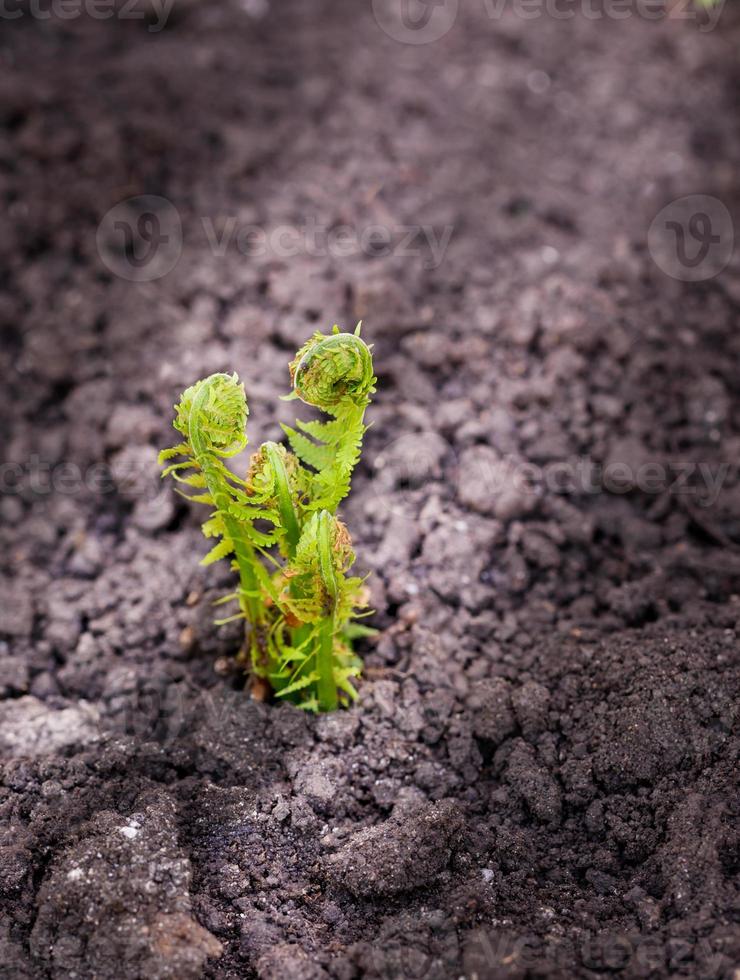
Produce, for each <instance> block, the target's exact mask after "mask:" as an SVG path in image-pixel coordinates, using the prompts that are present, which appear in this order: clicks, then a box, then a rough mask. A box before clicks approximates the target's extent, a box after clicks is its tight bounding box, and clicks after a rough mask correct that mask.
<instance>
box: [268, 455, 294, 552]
mask: <svg viewBox="0 0 740 980" xmlns="http://www.w3.org/2000/svg"><path fill="white" fill-rule="evenodd" d="M264 448H265V451H266V453H267V456H268V458H269V460H270V464H271V466H272V469H273V472H274V474H275V485H276V488H277V504H278V510H279V511H280V521H281V523H282V526H283V527H284V528H285V537H286V540H287V542H288V556H289V557H290V558H292V557H293V556H294V555H295V550H296V548H297V547H298V539H299V538H300V536H301V528H300V525H299V524H298V518H297V516H296V512H295V508H294V507H293V498H292V496H291V493H290V481H289V480H288V474H287V472H286V470H285V463H284V462H283V457H282V456H281V455H280V452H279V451H278V447H277V444H276V443H274V442H266V443H265V446H264Z"/></svg>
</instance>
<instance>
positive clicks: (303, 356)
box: [283, 324, 377, 514]
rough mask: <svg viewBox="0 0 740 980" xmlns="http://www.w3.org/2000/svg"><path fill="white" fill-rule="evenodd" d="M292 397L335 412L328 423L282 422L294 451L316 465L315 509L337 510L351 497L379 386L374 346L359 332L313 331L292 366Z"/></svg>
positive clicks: (311, 506) (310, 505)
mask: <svg viewBox="0 0 740 980" xmlns="http://www.w3.org/2000/svg"><path fill="white" fill-rule="evenodd" d="M290 374H291V380H292V382H293V393H292V396H289V397H294V398H300V399H301V401H303V402H305V403H306V404H308V405H313V406H315V407H316V408H320V409H321V410H322V411H324V412H326V413H327V414H328V415H331V416H332V420H331V421H329V422H302V421H300V420H298V421H296V428H291V427H290V426H283V429H284V430H285V433H286V435H287V436H288V440H289V442H290V445H291V448H292V449H293V452H294V453H295V454H296V456H297V457H298V458H299V459H300V460H301V461H302V462H303V463H305V464H306V465H307V466H309V467H311V469H312V470H315V475H314V477H313V480H312V490H311V502H310V504H309V509H311V510H328V511H329V512H330V513H332V514H333V513H334V512H335V511H336V509H337V506H338V505H339V503H340V501H341V500H342V499H343V498H344V497H346V496H347V494H348V493H349V489H350V482H351V479H352V471H353V469H354V467H355V465H356V464H357V461H358V460H359V458H360V452H361V448H362V438H363V436H364V434H365V430H366V426H365V424H364V417H365V410H366V409H367V406H368V405H369V403H370V395H371V394H372V393H373V392H374V391H375V382H376V380H377V379H376V378H375V376H374V374H373V359H372V353H371V349H370V347H369V346H368V345H367V344H366V343H365V342H364V340H362V338H361V337H360V325H359V324H358V326H357V330H356V331H355V333H353V334H350V333H340V332H339V328H338V327H336V326H335V327H334V332H333V333H331V334H329V335H326V334H322V333H315V334H314V335H313V337H312V338H311V339H310V340H309V341H308V342H307V343H306V344H304V346H303V347H302V348H301V349H300V350H299V351H298V353H297V354H296V357H295V360H294V361H293V362H292V363H291V365H290Z"/></svg>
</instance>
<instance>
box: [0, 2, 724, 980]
mask: <svg viewBox="0 0 740 980" xmlns="http://www.w3.org/2000/svg"><path fill="white" fill-rule="evenodd" d="M460 7H461V9H460V11H459V14H458V18H457V22H456V24H455V26H454V28H453V30H451V31H450V33H449V34H448V35H447V36H446V37H445V38H444V39H442V40H440V41H438V42H436V43H432V44H427V45H420V46H404V45H399V44H397V43H396V42H394V41H393V40H391V39H389V38H388V37H386V36H385V35H384V34H383V33H382V32H381V31H380V30H379V28H378V26H377V24H376V23H375V21H374V20H373V17H372V15H371V12H370V7H369V5H363V6H361V7H357V8H356V7H355V5H352V4H350V3H342V2H339V0H335V2H324V3H322V2H314V3H312V4H310V5H309V4H307V3H305V0H304V2H303V3H301V2H299V0H295V2H293V0H289V2H283V3H280V4H275V5H274V7H269V8H267V7H265V10H264V16H262V17H261V18H257V17H255V16H252V15H250V13H249V12H248V11H249V9H252V11H253V12H259V10H260V9H261V8H259V7H258V6H257V5H253V6H252V7H250V8H246V7H245V8H242V7H240V6H238V5H236V4H234V5H231V4H229V3H227V2H220V0H203V2H201V3H196V2H192V3H185V2H183V3H181V4H179V5H178V6H177V7H176V8H175V10H174V11H173V13H172V16H171V18H170V22H169V24H168V26H167V28H166V30H164V31H163V32H161V33H151V32H148V31H147V29H146V22H144V21H110V22H108V21H95V20H87V19H85V18H82V19H76V20H75V19H71V20H67V21H64V20H60V19H58V18H57V19H54V18H52V19H51V20H49V21H46V20H44V21H40V20H34V19H32V18H30V17H25V18H21V19H18V20H15V21H7V22H6V21H3V27H2V36H1V37H0V60H1V61H2V65H3V74H4V80H3V83H2V86H1V87H0V121H2V124H3V126H4V131H3V134H2V136H0V195H1V196H2V200H3V202H4V209H3V213H4V221H3V223H2V226H0V258H1V261H2V273H1V275H2V280H1V282H0V285H2V287H3V292H2V295H1V296H0V331H1V332H2V339H3V352H2V361H1V365H0V366H1V368H2V377H3V385H2V391H1V392H0V399H1V400H2V407H1V411H2V419H3V439H4V450H5V455H6V458H7V461H8V464H13V465H7V466H5V467H4V468H3V478H4V489H5V490H6V491H8V492H7V493H6V494H5V495H4V497H3V500H2V504H1V508H2V518H3V527H2V532H1V543H2V553H3V555H4V556H5V562H4V572H3V576H2V580H1V582H2V593H3V602H2V612H1V613H0V694H1V695H2V696H3V700H2V701H0V744H1V745H2V747H3V750H4V755H5V758H6V762H5V765H4V768H3V782H2V786H3V788H2V790H0V901H1V902H2V908H3V915H2V916H1V917H0V923H1V924H0V962H1V963H2V964H3V967H2V970H3V971H4V972H3V976H7V977H9V978H14V980H15V978H26V977H31V978H37V977H38V978H41V977H49V978H60V980H61V978H65V980H66V978H73V977H74V978H93V977H94V978H97V980H101V978H111V980H138V978H149V980H160V978H176V980H187V978H195V977H200V976H204V977H218V978H224V980H226V978H228V980H237V978H239V980H244V978H250V977H261V978H269V980H286V978H287V980H299V978H300V980H318V978H325V977H332V978H335V980H352V978H359V977H383V978H398V980H406V978H425V980H443V978H457V977H461V976H465V977H467V978H474V977H478V978H479V980H494V978H496V980H499V978H506V980H514V978H524V977H562V978H573V977H595V976H601V975H603V974H604V972H605V971H606V972H611V973H612V974H617V975H620V976H624V977H634V978H638V977H639V978H642V977H658V978H660V977H679V976H681V977H683V976H686V977H701V978H708V980H711V978H730V980H732V978H735V980H736V978H737V976H738V973H737V970H738V967H739V964H740V928H739V926H738V918H739V916H740V903H739V901H738V890H737V875H738V856H737V855H738V839H737V838H738V822H737V817H738V814H737V802H738V794H737V769H736V766H737V749H738V738H737V728H736V723H737V706H738V687H739V685H738V671H737V652H738V629H740V599H739V598H738V596H739V595H740V480H739V478H738V470H737V461H738V459H739V458H740V398H739V396H738V392H739V390H740V389H739V386H738V363H740V330H739V329H738V327H739V326H740V323H739V320H738V313H739V311H740V265H739V264H738V252H737V250H736V254H735V260H734V263H733V264H731V265H730V267H729V268H728V269H727V270H726V271H725V272H724V273H723V274H722V275H721V276H719V277H718V278H715V279H712V280H710V281H707V282H703V283H700V284H697V285H687V284H684V283H681V282H678V281H676V280H674V279H671V278H669V277H667V276H666V275H664V273H662V272H661V271H660V270H659V269H658V268H657V266H656V265H655V264H654V263H653V261H652V259H651V257H650V254H649V252H648V250H647V246H646V230H647V228H648V226H649V224H650V222H651V220H652V218H653V217H654V216H655V214H656V213H657V212H658V211H659V210H660V209H661V208H662V207H663V206H664V205H665V204H667V203H668V202H669V201H671V200H672V199H673V198H676V197H680V196H682V195H686V194H693V193H703V194H711V195H713V196H715V197H717V198H719V199H721V200H722V201H723V202H724V203H725V204H726V206H727V207H728V208H729V209H730V211H731V212H732V213H733V214H734V215H735V218H736V219H737V218H738V214H739V212H738V208H737V206H738V203H739V202H740V181H739V180H738V173H739V172H740V133H739V132H738V125H737V108H738V91H739V89H738V78H739V77H740V75H739V74H738V50H739V49H740V45H739V35H738V29H737V24H736V21H735V22H733V20H732V18H731V16H730V14H731V12H728V11H725V15H723V19H722V20H721V21H720V24H719V27H718V28H717V29H716V30H715V31H713V32H704V33H702V32H701V31H699V30H698V29H697V27H696V25H694V24H691V23H687V22H685V21H680V20H672V19H671V20H666V19H663V20H660V21H658V22H655V23H651V22H648V21H645V20H644V19H641V18H638V17H634V16H632V17H629V18H627V19H624V20H610V19H601V20H599V19H594V18H589V17H586V16H583V15H580V14H579V15H578V16H576V17H575V18H574V19H572V20H562V21H559V20H554V19H551V18H549V17H544V16H543V17H541V18H540V19H538V20H524V19H521V18H517V17H516V16H513V15H512V16H509V15H507V16H505V17H504V18H503V19H501V20H498V21H496V20H492V19H491V18H489V16H488V15H487V13H486V8H485V6H484V5H483V4H482V3H481V4H476V3H472V2H471V3H461V5H460ZM142 194H156V195H160V196H163V197H165V198H167V199H168V200H169V201H171V202H172V203H173V204H174V205H175V206H176V207H177V209H178V211H179V213H180V216H181V219H182V226H183V234H184V248H183V252H182V256H181V257H180V260H179V262H178V263H177V265H176V266H175V268H174V269H173V270H172V271H171V272H170V273H169V274H167V275H166V276H164V277H163V278H160V279H158V280H156V281H153V282H148V283H147V282H144V283H136V282H130V281H126V280H125V279H122V278H120V277H117V276H115V275H113V274H112V273H111V272H110V271H109V269H108V268H107V267H106V266H105V265H104V263H103V262H102V261H101V258H100V256H99V255H98V252H97V250H96V229H97V227H98V223H99V222H100V220H101V218H102V217H103V215H104V214H105V213H106V212H107V211H108V209H109V208H111V207H112V206H113V205H115V204H117V203H118V202H119V201H121V200H122V199H124V198H127V197H131V196H135V195H142ZM230 218H232V219H236V220H237V221H238V222H240V223H241V224H243V225H245V226H247V225H252V224H255V225H260V226H261V227H263V228H267V229H274V228H276V227H278V226H280V225H293V226H296V225H301V224H303V223H306V222H309V221H313V222H315V223H316V224H317V225H319V226H321V227H325V228H327V227H334V226H339V225H349V226H350V227H352V228H353V229H364V228H367V227H368V226H370V225H383V226H385V227H389V228H391V229H394V234H395V233H396V232H397V233H398V234H399V235H400V229H401V228H402V226H407V225H424V226H429V227H433V228H434V229H437V230H438V231H439V232H441V230H442V229H443V228H444V227H445V226H451V227H452V228H453V229H454V230H453V234H452V238H451V241H450V243H449V247H448V248H447V251H446V254H445V255H444V258H443V260H442V261H441V262H440V263H439V264H438V265H437V267H436V268H432V266H433V265H434V264H435V263H434V262H432V261H430V259H431V256H430V253H429V249H427V248H420V247H418V246H412V247H411V249H409V248H406V249H398V248H397V249H395V250H394V251H392V253H391V254H383V250H378V254H373V255H371V254H360V255H356V254H355V255H349V256H347V255H337V254H326V249H324V250H323V252H324V254H321V253H322V249H320V248H319V249H313V250H309V249H300V250H299V251H298V254H296V255H295V256H290V257H280V256H275V255H269V254H268V255H258V256H254V255H253V256H249V257H245V256H244V255H242V254H240V252H239V250H238V249H236V248H233V247H230V248H227V249H226V250H225V252H224V254H223V255H219V254H216V253H215V252H214V250H213V249H212V248H211V247H210V246H209V243H208V237H207V235H206V233H205V231H204V225H203V221H204V219H206V220H210V221H212V222H214V224H215V226H216V227H222V226H223V223H224V222H226V221H227V220H228V219H230ZM736 228H738V229H740V223H738V221H737V220H736ZM417 239H418V236H417ZM409 251H411V252H412V253H414V254H407V253H408V252H409ZM360 317H362V318H363V319H364V321H365V330H366V336H367V337H368V339H370V340H372V341H374V343H375V354H376V364H377V368H378V374H379V378H380V385H379V391H378V395H377V400H376V403H375V406H374V408H373V411H372V418H373V423H374V424H373V427H372V429H371V430H370V432H369V434H368V437H367V443H366V456H365V461H364V462H363V463H362V465H361V467H360V469H359V471H358V473H357V476H356V479H355V482H354V488H353V494H352V498H351V500H350V501H349V502H348V505H347V506H346V508H345V511H344V513H345V517H346V519H347V522H348V523H349V526H350V528H351V530H352V533H353V537H354V541H355V545H356V548H357V551H358V554H359V555H360V564H361V565H362V567H363V568H364V569H366V570H371V571H372V572H373V576H372V588H373V596H374V605H375V607H376V609H377V614H376V616H375V619H374V622H375V625H377V626H378V627H379V628H380V629H381V631H382V632H381V635H380V636H379V638H378V639H377V641H376V642H374V643H373V644H372V645H368V646H367V647H366V649H365V650H364V655H365V660H366V665H367V672H366V678H365V679H364V681H363V682H362V685H361V699H360V703H359V705H358V706H357V707H356V708H354V709H353V710H351V711H346V712H339V713H336V714H334V715H331V716H326V717H319V718H315V717H307V716H305V715H304V714H302V713H300V712H299V711H297V710H295V709H293V708H290V707H287V706H273V705H269V704H257V703H255V702H253V701H250V700H249V698H248V696H247V695H246V694H245V693H244V692H243V690H242V686H243V678H239V677H238V676H236V675H235V674H234V673H233V671H232V669H231V667H230V664H231V660H230V657H231V655H232V654H233V653H234V652H235V650H236V649H237V646H238V642H239V637H238V632H239V627H238V624H235V625H233V626H230V627H226V628H224V629H222V630H220V631H219V630H217V629H216V628H215V627H214V626H213V625H212V619H213V615H214V613H213V608H212V605H211V600H212V599H214V598H215V597H217V596H218V595H219V594H221V593H222V592H223V590H224V588H225V586H226V585H227V584H228V582H229V579H230V574H229V571H228V569H227V568H223V569H218V568H211V569H207V570H204V569H199V567H198V565H197V559H198V558H199V557H200V556H202V554H204V553H205V550H206V545H205V544H204V542H203V540H202V539H201V536H200V532H199V529H198V521H199V517H201V516H202V515H200V514H198V513H196V512H195V508H192V507H188V506H187V505H186V504H185V503H184V502H183V501H181V500H180V498H177V497H176V496H175V495H173V493H172V491H171V489H170V488H169V487H164V488H162V487H161V485H160V484H159V482H158V471H157V466H156V447H160V446H163V445H168V444H170V442H171V432H170V429H169V424H170V416H171V405H172V403H173V401H174V400H175V398H176V396H177V395H178V393H179V392H180V390H181V389H182V388H183V387H184V386H185V385H186V384H189V383H191V382H192V381H193V380H195V379H196V378H197V377H200V376H202V375H204V374H206V373H208V372H210V371H214V370H224V369H228V370H234V369H236V370H238V371H239V372H240V374H241V375H242V377H243V378H244V379H245V380H246V382H247V386H248V392H249V397H250V404H251V410H252V421H251V422H250V424H251V442H252V444H253V445H254V444H257V445H258V444H259V442H260V441H261V440H262V439H263V438H266V437H273V438H274V437H276V435H277V433H278V431H279V430H278V428H277V422H278V420H279V419H281V418H288V417H289V416H290V412H291V411H292V407H291V406H290V405H287V406H286V405H285V404H284V403H280V402H278V401H277V395H278V394H279V393H282V392H284V391H285V390H286V388H287V380H288V378H287V369H286V365H287V361H288V360H289V358H290V356H291V354H292V353H293V351H294V350H295V349H296V347H297V346H298V345H299V344H300V343H302V342H303V341H304V339H305V338H306V336H307V334H308V333H309V332H310V331H311V330H312V329H314V328H315V326H316V325H319V326H321V327H323V328H327V327H329V326H331V324H332V323H333V322H334V321H337V322H339V323H343V324H345V325H347V326H352V325H354V323H355V321H356V320H357V319H359V318H360ZM568 461H571V462H573V461H581V463H583V461H590V464H591V466H592V467H594V468H595V469H596V470H597V472H598V468H599V467H603V466H604V465H605V464H607V463H610V462H611V463H615V462H616V463H626V464H627V465H628V466H629V467H631V468H632V469H633V470H634V469H635V468H636V467H639V466H640V465H643V464H645V463H658V464H660V465H661V466H662V467H663V472H664V473H666V474H669V475H670V479H664V480H663V481H662V482H660V481H659V482H660V485H659V486H655V487H651V488H648V489H645V488H643V489H639V488H632V489H629V488H624V487H614V486H601V487H599V486H598V485H594V486H589V487H586V486H584V485H578V486H571V487H562V488H559V487H558V486H554V485H552V481H547V480H544V479H540V477H539V475H538V472H535V471H531V470H530V471H529V473H528V479H529V480H530V482H531V484H532V485H531V486H527V485H525V484H524V483H522V481H521V480H520V481H518V482H517V481H516V480H513V479H512V474H513V473H514V471H515V470H516V467H517V466H518V465H520V464H523V463H524V462H527V463H529V464H534V465H535V466H537V467H548V466H550V467H552V464H553V463H558V464H560V463H564V462H568ZM699 464H702V465H703V466H704V468H705V469H704V470H699ZM93 468H94V469H93ZM548 472H551V471H548ZM80 474H82V475H83V476H84V484H83V485H80V482H79V479H78V477H79V476H80ZM92 474H96V476H93V475H92ZM707 474H710V475H711V476H712V479H713V480H714V479H715V478H716V485H715V488H714V490H713V489H712V487H711V486H708V482H707ZM540 475H541V471H540ZM502 476H503V479H502ZM96 481H97V482H96ZM625 489H626V492H616V491H617V490H621V491H625Z"/></svg>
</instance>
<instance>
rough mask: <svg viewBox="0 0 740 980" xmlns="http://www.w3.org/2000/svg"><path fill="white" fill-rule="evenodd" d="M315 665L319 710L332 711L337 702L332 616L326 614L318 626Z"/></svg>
mask: <svg viewBox="0 0 740 980" xmlns="http://www.w3.org/2000/svg"><path fill="white" fill-rule="evenodd" d="M317 639H318V644H317V649H316V667H317V670H318V672H319V679H318V682H317V685H316V686H317V691H318V698H319V710H320V711H334V709H335V708H336V707H337V705H338V703H339V698H338V696H337V685H336V681H335V680H334V616H333V615H332V616H327V617H326V619H324V620H322V621H321V623H320V624H319V628H318V637H317Z"/></svg>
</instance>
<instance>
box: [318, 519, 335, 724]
mask: <svg viewBox="0 0 740 980" xmlns="http://www.w3.org/2000/svg"><path fill="white" fill-rule="evenodd" d="M332 524H333V520H332V516H331V514H330V513H329V512H328V511H326V510H323V511H321V513H320V514H319V529H318V552H319V555H318V557H319V570H320V573H321V579H322V582H323V585H324V589H325V592H326V597H327V606H328V608H327V611H326V616H324V617H323V619H322V620H321V622H320V623H319V625H318V636H317V641H318V642H317V648H316V669H317V671H318V674H319V679H318V682H317V685H316V686H317V691H318V699H319V709H320V710H321V711H333V710H334V709H335V708H336V707H337V704H338V700H339V699H338V695H337V683H336V681H335V679H334V613H335V610H336V605H337V580H336V576H335V574H334V561H333V556H332V543H331V531H332Z"/></svg>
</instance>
